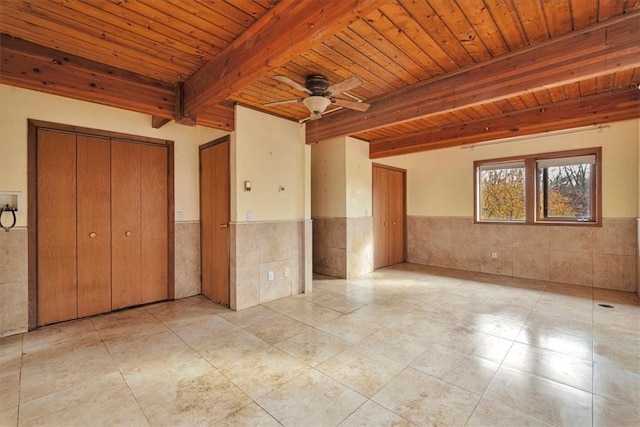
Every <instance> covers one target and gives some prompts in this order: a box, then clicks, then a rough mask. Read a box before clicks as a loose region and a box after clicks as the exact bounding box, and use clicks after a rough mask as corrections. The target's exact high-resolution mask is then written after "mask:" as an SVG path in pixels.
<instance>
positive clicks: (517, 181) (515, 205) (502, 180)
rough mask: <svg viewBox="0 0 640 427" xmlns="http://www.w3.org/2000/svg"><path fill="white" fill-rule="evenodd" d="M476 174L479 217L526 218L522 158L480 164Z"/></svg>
mask: <svg viewBox="0 0 640 427" xmlns="http://www.w3.org/2000/svg"><path fill="white" fill-rule="evenodd" d="M478 175H479V176H478V178H479V179H478V182H479V183H480V188H479V192H480V197H479V199H480V206H479V209H480V212H479V213H480V215H479V216H480V219H481V220H482V221H524V220H525V211H526V209H525V208H526V205H525V168H524V162H513V163H504V164H488V165H483V166H481V167H480V168H479V170H478Z"/></svg>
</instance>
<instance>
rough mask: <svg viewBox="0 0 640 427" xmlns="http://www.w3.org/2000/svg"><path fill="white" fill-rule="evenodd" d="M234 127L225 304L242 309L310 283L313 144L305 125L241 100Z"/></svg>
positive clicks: (305, 289)
mask: <svg viewBox="0 0 640 427" xmlns="http://www.w3.org/2000/svg"><path fill="white" fill-rule="evenodd" d="M235 127H236V131H235V132H233V134H232V135H231V221H232V224H231V228H230V232H231V234H230V243H231V248H230V249H231V258H230V263H231V266H230V270H231V271H230V291H231V292H230V294H231V297H230V304H231V308H233V309H237V310H240V309H244V308H248V307H252V306H254V305H257V304H261V303H265V302H268V301H271V300H274V299H278V298H283V297H287V296H290V295H293V294H297V293H300V292H308V291H310V290H311V268H312V267H311V227H310V226H309V224H307V223H308V222H310V221H309V218H310V214H311V209H310V199H311V178H310V175H311V172H310V170H311V155H310V153H311V148H310V147H309V146H308V145H307V144H306V143H305V131H304V125H300V124H298V123H296V122H292V121H290V120H285V119H282V118H278V117H275V116H271V115H268V114H264V113H261V112H258V111H255V110H251V109H248V108H245V107H236V126H235ZM245 181H251V191H245V190H244V183H245ZM279 187H284V191H280V190H279ZM247 211H250V212H251V220H250V221H248V220H247ZM270 271H271V272H273V280H268V277H269V272H270Z"/></svg>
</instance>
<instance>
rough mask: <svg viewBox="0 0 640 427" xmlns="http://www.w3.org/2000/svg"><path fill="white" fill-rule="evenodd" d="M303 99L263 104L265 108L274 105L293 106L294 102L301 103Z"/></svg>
mask: <svg viewBox="0 0 640 427" xmlns="http://www.w3.org/2000/svg"><path fill="white" fill-rule="evenodd" d="M303 99H304V98H296V99H286V100H284V101H275V102H269V103H267V104H264V105H265V107H272V106H274V105H284V104H294V103H296V102H302V100H303Z"/></svg>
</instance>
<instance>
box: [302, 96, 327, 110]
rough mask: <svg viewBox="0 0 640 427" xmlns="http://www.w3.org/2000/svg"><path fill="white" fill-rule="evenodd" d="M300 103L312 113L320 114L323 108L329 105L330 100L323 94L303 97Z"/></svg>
mask: <svg viewBox="0 0 640 427" xmlns="http://www.w3.org/2000/svg"><path fill="white" fill-rule="evenodd" d="M302 103H303V104H304V105H305V106H306V107H307V108H308V109H309V111H310V112H311V113H312V114H316V115H317V114H322V113H323V112H324V110H326V109H327V107H328V106H329V105H331V100H330V99H329V98H325V97H324V96H310V97H308V98H305V99H304V100H303V101H302Z"/></svg>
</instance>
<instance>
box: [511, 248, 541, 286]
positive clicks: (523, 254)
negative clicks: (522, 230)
mask: <svg viewBox="0 0 640 427" xmlns="http://www.w3.org/2000/svg"><path fill="white" fill-rule="evenodd" d="M513 275H514V276H516V277H524V278H526V279H536V280H549V250H548V249H547V250H546V251H545V250H539V251H538V250H532V249H531V248H528V247H514V248H513Z"/></svg>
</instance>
